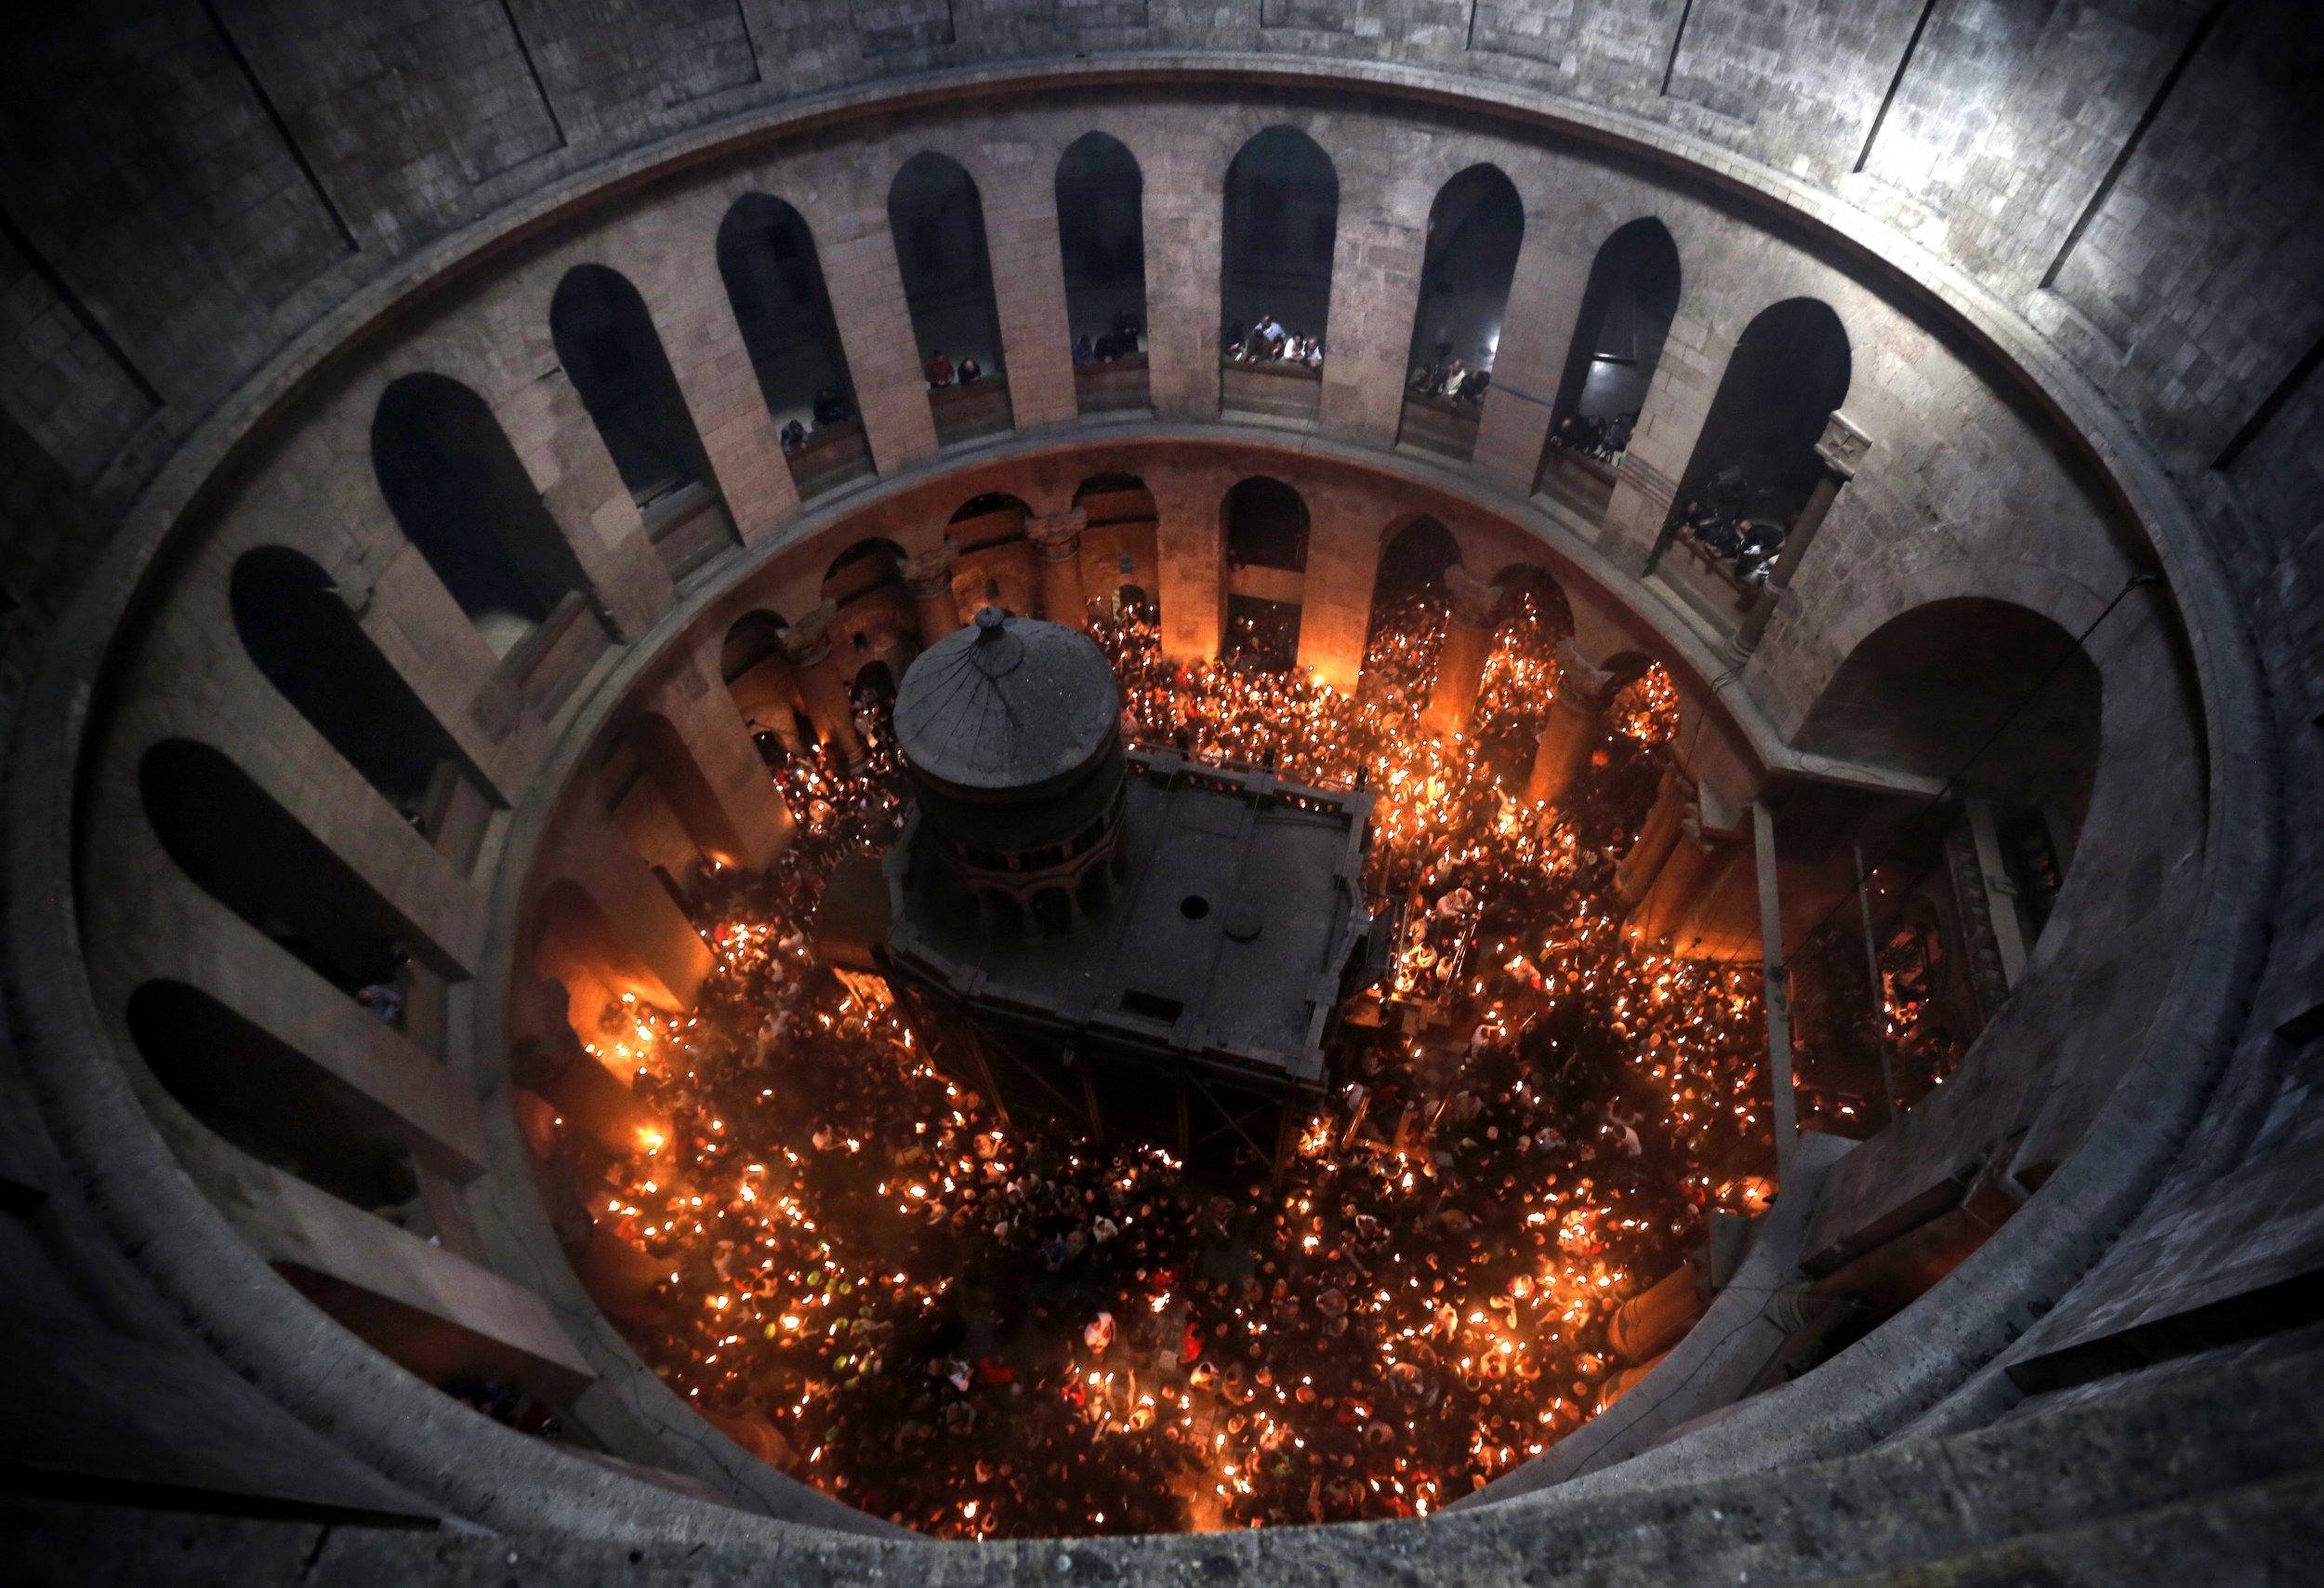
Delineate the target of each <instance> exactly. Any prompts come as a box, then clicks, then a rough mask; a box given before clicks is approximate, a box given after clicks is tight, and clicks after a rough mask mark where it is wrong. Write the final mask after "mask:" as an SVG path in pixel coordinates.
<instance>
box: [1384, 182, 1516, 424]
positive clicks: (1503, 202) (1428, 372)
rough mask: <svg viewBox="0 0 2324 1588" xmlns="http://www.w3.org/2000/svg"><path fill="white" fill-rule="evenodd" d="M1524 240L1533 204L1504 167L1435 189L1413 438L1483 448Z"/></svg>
mask: <svg viewBox="0 0 2324 1588" xmlns="http://www.w3.org/2000/svg"><path fill="white" fill-rule="evenodd" d="M1524 242H1525V204H1524V202H1523V201H1522V200H1520V199H1519V198H1518V196H1517V188H1516V184H1514V183H1513V182H1512V181H1511V180H1510V179H1508V177H1506V176H1504V175H1503V174H1502V173H1501V172H1500V170H1499V169H1498V168H1497V167H1495V166H1492V165H1472V166H1470V167H1469V168H1468V169H1467V170H1465V171H1463V172H1461V173H1460V174H1459V176H1457V177H1455V178H1453V179H1452V180H1450V181H1448V182H1446V184H1445V185H1444V186H1443V187H1442V188H1440V189H1439V190H1437V193H1436V202H1435V203H1434V204H1433V205H1431V206H1430V207H1429V212H1428V245H1427V247H1426V248H1425V250H1424V251H1423V253H1422V256H1421V263H1420V298H1419V303H1418V304H1417V305H1415V307H1414V310H1413V315H1412V349H1411V354H1410V357H1409V359H1408V360H1407V364H1406V377H1405V400H1404V418H1403V423H1402V425H1401V426H1400V428H1399V429H1398V430H1397V435H1396V439H1397V440H1398V441H1399V442H1400V443H1404V444H1405V445H1407V446H1417V447H1419V448H1421V449H1422V450H1424V451H1428V452H1434V453H1440V454H1442V455H1443V456H1445V457H1454V458H1459V459H1461V460H1462V461H1464V462H1465V461H1466V460H1467V459H1468V457H1469V455H1470V454H1471V453H1472V452H1473V451H1474V450H1475V449H1476V439H1477V417H1478V414H1479V413H1480V412H1481V410H1482V409H1483V407H1484V404H1485V390H1486V383H1487V382H1488V381H1490V380H1491V378H1492V375H1493V360H1494V358H1495V357H1496V356H1497V355H1498V354H1499V351H1500V346H1501V321H1502V319H1503V317H1504V316H1505V315H1506V313H1507V312H1508V309H1509V284H1510V281H1511V280H1512V278H1513V277H1514V276H1515V275H1516V273H1517V249H1518V247H1519V246H1520V245H1522V244H1523V243H1524Z"/></svg>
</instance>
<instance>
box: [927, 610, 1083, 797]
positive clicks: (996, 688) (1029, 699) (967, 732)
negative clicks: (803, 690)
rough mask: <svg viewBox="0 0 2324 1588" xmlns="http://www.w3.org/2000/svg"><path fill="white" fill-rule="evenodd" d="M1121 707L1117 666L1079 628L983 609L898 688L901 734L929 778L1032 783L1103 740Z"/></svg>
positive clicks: (991, 785) (1002, 785) (1062, 770)
mask: <svg viewBox="0 0 2324 1588" xmlns="http://www.w3.org/2000/svg"><path fill="white" fill-rule="evenodd" d="M1121 709H1122V702H1121V692H1120V690H1119V688H1118V687H1117V686H1116V684H1115V682H1114V669H1113V668H1111V667H1109V666H1108V665H1107V664H1106V660H1105V654H1104V653H1103V651H1100V650H1099V649H1098V647H1097V642H1095V641H1093V640H1091V639H1090V638H1089V635H1087V634H1085V633H1083V632H1081V631H1080V630H1079V629H1066V628H1063V627H1062V626H1060V625H1058V624H1055V623H1043V622H1041V621H1040V620H1039V619H1037V618H1032V617H1010V616H1004V615H1002V614H1001V612H1000V611H999V610H998V609H997V608H996V607H989V606H988V607H985V608H984V610H982V611H981V612H979V613H978V614H977V615H976V621H975V622H974V623H973V624H971V625H970V626H969V627H968V628H966V629H959V630H957V631H956V632H954V633H951V634H948V635H946V636H945V637H944V639H942V640H939V641H937V642H936V643H934V644H933V645H931V646H930V647H929V648H928V649H927V650H926V651H923V652H922V653H920V655H919V657H918V660H916V661H915V662H913V664H912V666H911V667H910V668H909V669H907V670H906V671H905V675H904V683H903V685H902V687H901V688H900V689H898V691H897V692H896V713H895V723H896V740H897V743H898V745H899V746H900V747H901V748H902V749H903V751H904V759H905V761H907V762H909V763H910V764H911V766H912V769H913V770H914V771H915V772H918V774H921V775H922V776H924V777H930V778H933V779H935V780H936V781H938V782H940V783H945V784H950V785H951V786H953V787H957V788H978V789H988V790H1000V789H1009V788H1034V787H1038V786H1040V785H1042V784H1045V783H1049V782H1051V781H1052V780H1054V779H1056V778H1058V777H1061V776H1063V775H1064V774H1067V773H1071V772H1073V771H1076V769H1078V768H1080V767H1082V766H1085V765H1087V764H1088V763H1089V761H1090V759H1091V758H1092V757H1094V756H1096V755H1097V754H1098V753H1099V752H1101V751H1102V750H1103V749H1104V748H1105V746H1106V744H1107V742H1108V740H1109V739H1111V738H1112V736H1113V734H1114V733H1115V731H1116V724H1117V722H1118V721H1119V720H1120V717H1121Z"/></svg>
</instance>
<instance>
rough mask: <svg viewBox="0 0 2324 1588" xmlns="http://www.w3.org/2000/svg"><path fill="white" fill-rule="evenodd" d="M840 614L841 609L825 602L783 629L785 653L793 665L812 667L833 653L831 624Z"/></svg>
mask: <svg viewBox="0 0 2324 1588" xmlns="http://www.w3.org/2000/svg"><path fill="white" fill-rule="evenodd" d="M838 615H839V609H838V607H837V606H834V605H833V604H832V603H831V602H824V603H823V604H822V605H821V606H819V607H816V608H815V609H814V610H813V611H812V612H809V613H805V614H803V615H801V616H800V617H799V621H798V622H797V623H794V624H792V625H791V626H790V627H789V628H788V629H785V630H784V631H783V654H784V655H786V656H787V657H789V658H790V662H791V665H792V666H793V667H795V668H811V667H813V666H814V665H815V664H816V663H817V662H820V661H822V660H823V659H824V658H825V657H826V656H828V655H831V625H832V624H833V622H834V621H836V620H837V619H838Z"/></svg>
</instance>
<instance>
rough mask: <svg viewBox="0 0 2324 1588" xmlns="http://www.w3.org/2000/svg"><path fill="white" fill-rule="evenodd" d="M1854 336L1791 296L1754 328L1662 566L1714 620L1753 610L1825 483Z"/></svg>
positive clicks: (1824, 309) (1713, 410)
mask: <svg viewBox="0 0 2324 1588" xmlns="http://www.w3.org/2000/svg"><path fill="white" fill-rule="evenodd" d="M1850 365H1851V358H1850V352H1849V348H1848V334H1847V332H1846V330H1845V329H1844V328H1842V325H1841V324H1840V316H1839V315H1837V314H1835V313H1833V312H1832V311H1831V309H1830V307H1829V305H1827V304H1824V303H1822V302H1819V301H1817V300H1816V299H1815V298H1788V299H1786V300H1785V301H1783V302H1781V303H1777V304H1775V305H1774V306H1772V307H1770V308H1767V309H1763V310H1762V311H1760V312H1759V314H1758V315H1757V317H1755V318H1754V319H1753V320H1752V321H1751V323H1750V324H1749V325H1748V326H1746V327H1744V331H1743V336H1742V339H1741V340H1739V341H1737V342H1736V345H1735V351H1734V352H1733V353H1732V354H1730V355H1729V357H1728V359H1727V367H1726V371H1725V373H1724V374H1723V375H1722V376H1721V377H1720V379H1719V390H1718V393H1717V395H1715V396H1714V397H1713V398H1712V399H1711V404H1710V413H1709V414H1708V415H1706V416H1705V417H1704V419H1703V428H1702V433H1701V434H1700V436H1699V437H1697V440H1696V443H1695V452H1694V456H1693V457H1690V458H1688V459H1687V464H1686V470H1685V472H1684V474H1683V475H1681V476H1680V479H1679V488H1678V493H1677V495H1676V496H1675V497H1674V498H1673V499H1672V501H1671V504H1670V517H1669V519H1668V520H1667V521H1666V523H1665V525H1664V528H1663V532H1662V537H1661V540H1660V542H1659V543H1658V545H1657V550H1656V564H1657V567H1659V568H1661V569H1663V570H1665V571H1666V573H1667V576H1668V582H1670V583H1671V584H1672V585H1673V586H1674V587H1675V588H1677V589H1679V591H1680V592H1681V593H1682V594H1683V595H1684V596H1685V597H1686V598H1687V599H1688V600H1690V601H1692V602H1695V603H1696V604H1697V607H1699V608H1701V609H1702V610H1703V611H1705V612H1706V614H1707V615H1710V616H1711V617H1712V618H1713V619H1714V621H1718V622H1721V623H1723V624H1725V623H1732V622H1733V621H1735V620H1736V616H1737V615H1740V614H1741V613H1743V612H1745V611H1747V610H1749V608H1750V604H1751V602H1752V600H1753V598H1754V595H1755V592H1756V589H1757V588H1758V587H1759V586H1760V585H1763V584H1764V583H1765V582H1766V578H1767V573H1768V570H1769V569H1770V568H1771V567H1772V565H1773V563H1774V561H1775V559H1776V555H1777V554H1778V553H1779V552H1780V551H1781V550H1782V548H1783V541H1784V537H1785V536H1786V535H1787V534H1788V533H1789V530H1790V527H1791V524H1792V522H1793V520H1795V519H1796V518H1797V517H1798V516H1799V512H1800V509H1802V507H1804V506H1805V505H1806V504H1807V499H1808V497H1809V496H1811V495H1812V494H1813V493H1814V492H1815V489H1816V481H1817V480H1818V479H1819V478H1820V477H1821V475H1822V471H1823V470H1822V465H1821V464H1820V463H1819V462H1818V461H1817V459H1816V442H1817V440H1818V439H1819V438H1820V437H1821V436H1822V435H1823V432H1824V426H1825V422H1826V421H1827V420H1828V419H1829V418H1830V417H1831V415H1832V411H1833V410H1834V409H1836V408H1838V407H1839V406H1840V404H1841V403H1842V401H1843V400H1844V399H1845V398H1846V397H1847V395H1848V379H1849V373H1850Z"/></svg>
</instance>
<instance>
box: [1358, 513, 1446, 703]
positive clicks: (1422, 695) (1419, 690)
mask: <svg viewBox="0 0 2324 1588" xmlns="http://www.w3.org/2000/svg"><path fill="white" fill-rule="evenodd" d="M1459 561H1460V543H1459V541H1457V540H1455V539H1454V538H1453V536H1452V531H1450V530H1448V529H1446V527H1445V526H1444V525H1443V524H1441V523H1437V522H1436V520H1434V519H1433V518H1430V517H1427V516H1425V515H1423V516H1421V517H1419V518H1416V519H1414V520H1413V521H1412V522H1411V523H1407V524H1406V525H1405V526H1404V527H1403V528H1402V529H1399V530H1397V531H1396V532H1395V533H1394V534H1393V535H1392V536H1389V537H1388V539H1387V541H1386V542H1385V543H1384V544H1383V545H1382V546H1381V547H1380V568H1379V571H1378V572H1377V573H1376V574H1374V575H1373V576H1372V617H1371V623H1370V626H1369V628H1368V629H1367V632H1366V634H1365V639H1364V673H1363V687H1364V690H1365V692H1366V694H1367V695H1370V696H1372V697H1374V698H1376V699H1380V700H1382V701H1383V702H1386V703H1387V704H1389V705H1390V707H1391V708H1392V709H1393V708H1410V709H1412V710H1416V711H1417V710H1419V708H1421V707H1422V706H1424V705H1426V704H1427V702H1428V686H1429V681H1430V680H1431V679H1433V677H1434V676H1435V673H1436V655H1437V652H1438V651H1439V650H1440V649H1441V648H1442V646H1443V643H1444V639H1445V611H1446V595H1445V570H1446V569H1447V568H1449V567H1451V566H1452V565H1453V564H1454V563H1456V562H1459Z"/></svg>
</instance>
